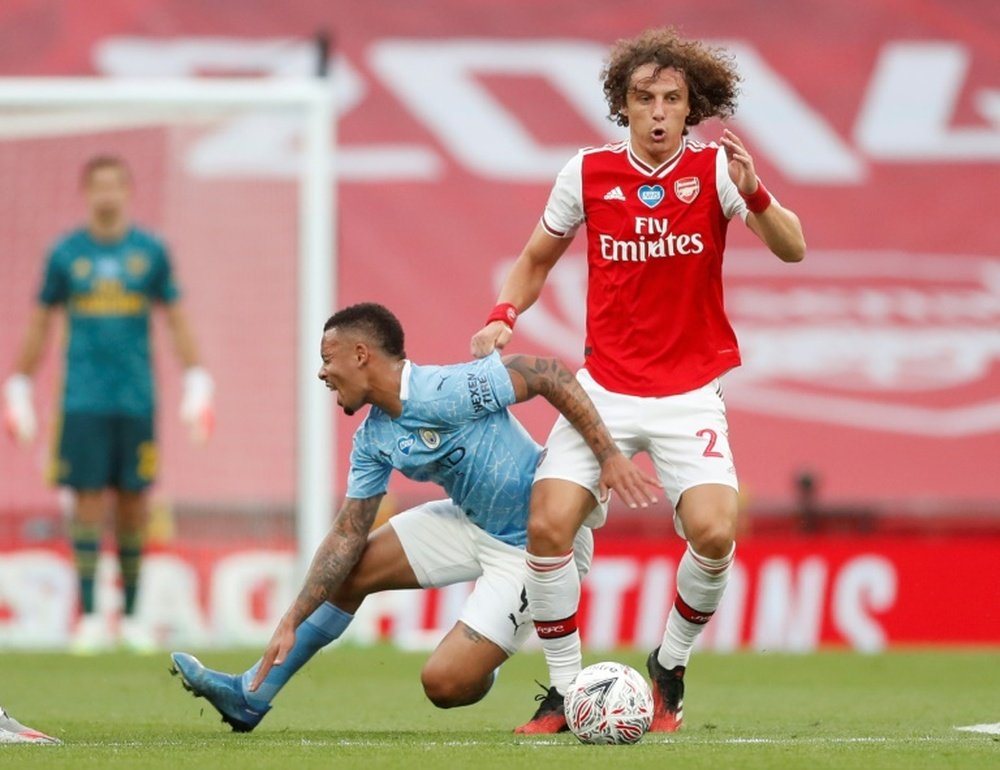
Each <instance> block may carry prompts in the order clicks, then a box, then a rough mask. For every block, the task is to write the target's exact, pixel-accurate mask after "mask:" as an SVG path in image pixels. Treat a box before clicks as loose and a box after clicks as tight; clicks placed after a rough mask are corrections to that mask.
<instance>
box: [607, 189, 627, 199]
mask: <svg viewBox="0 0 1000 770" xmlns="http://www.w3.org/2000/svg"><path fill="white" fill-rule="evenodd" d="M604 200H606V201H623V200H625V193H623V192H622V188H621V187H615V188H614V189H612V190H608V191H607V192H606V193H604Z"/></svg>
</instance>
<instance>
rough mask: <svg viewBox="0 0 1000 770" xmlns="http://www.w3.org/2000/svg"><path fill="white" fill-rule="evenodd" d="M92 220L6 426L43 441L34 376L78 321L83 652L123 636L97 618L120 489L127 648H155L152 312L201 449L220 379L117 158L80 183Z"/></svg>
mask: <svg viewBox="0 0 1000 770" xmlns="http://www.w3.org/2000/svg"><path fill="white" fill-rule="evenodd" d="M80 183H81V189H82V194H83V197H84V200H85V202H86V206H87V214H88V216H87V221H86V222H85V224H84V225H83V226H81V227H80V228H78V229H76V230H74V231H72V232H70V233H69V234H68V235H66V236H65V237H63V238H62V239H61V240H60V241H59V242H58V243H56V245H55V246H54V247H53V249H52V251H51V253H50V254H49V257H48V262H47V265H46V268H45V274H44V279H43V281H42V286H41V289H40V291H39V293H38V305H37V307H36V308H35V309H34V311H33V313H32V315H31V318H30V321H29V323H28V330H27V334H26V335H25V339H24V344H23V346H22V348H21V351H20V355H19V356H18V358H17V360H16V362H15V365H14V372H13V374H11V375H10V377H9V378H8V379H7V381H6V382H5V383H4V386H3V395H4V422H5V424H6V427H7V429H8V431H9V432H10V433H11V434H12V436H13V437H14V438H15V440H17V441H18V442H20V443H22V444H27V443H30V442H31V441H32V440H33V439H34V436H35V432H36V419H35V412H34V407H33V403H32V375H33V374H34V372H35V370H36V369H37V368H38V364H39V361H40V359H41V357H42V354H43V352H44V349H45V344H46V340H47V338H48V336H49V330H50V328H51V326H52V321H53V318H54V316H55V315H56V312H57V310H58V309H62V310H63V312H64V313H65V318H66V345H65V350H66V368H65V372H64V376H63V382H64V385H63V391H62V408H61V414H59V415H58V417H57V420H56V425H57V427H58V438H57V440H56V442H55V443H54V445H53V454H54V457H53V462H52V467H51V470H50V477H51V480H52V481H53V482H54V483H57V484H59V485H63V486H66V487H69V488H70V489H71V490H72V492H73V503H74V504H73V520H72V525H71V538H72V545H73V555H74V558H75V562H76V569H77V574H78V578H79V592H80V593H79V595H80V604H81V609H82V616H81V617H80V619H79V622H78V623H77V625H76V628H75V630H74V634H73V640H72V647H73V649H74V650H75V651H77V652H95V651H99V650H101V649H104V648H107V647H109V646H110V645H111V644H112V641H113V640H112V638H111V635H110V633H109V631H108V629H107V628H105V625H104V623H103V621H102V618H101V617H100V616H99V615H97V613H96V612H95V605H94V576H95V571H96V567H97V558H98V554H99V552H100V546H101V538H102V534H103V529H104V521H105V518H106V492H107V490H109V489H111V490H113V491H114V493H115V494H114V520H115V534H116V539H117V546H118V561H119V565H120V567H121V577H122V586H123V589H124V602H123V605H124V616H123V619H122V623H121V624H120V626H119V628H120V634H121V641H122V642H123V643H124V644H125V646H127V647H130V648H132V649H134V650H136V651H142V650H143V649H145V648H151V647H152V646H153V645H152V639H151V636H150V634H149V632H148V629H147V628H145V627H144V626H143V624H142V623H141V622H139V620H138V619H137V617H136V613H135V609H136V596H137V593H138V586H139V568H140V563H141V560H142V546H143V530H144V526H145V516H146V490H147V488H148V487H149V485H150V484H151V483H152V482H153V479H154V477H155V475H156V469H157V452H156V444H155V438H154V414H153V412H154V403H155V401H154V387H153V378H152V372H151V367H150V311H151V308H152V306H153V305H154V304H160V305H163V306H164V308H165V312H166V319H167V325H168V326H169V329H170V332H171V335H172V337H173V342H174V347H175V348H176V351H177V355H178V357H179V358H180V361H181V363H182V365H183V366H184V368H185V370H186V372H185V377H184V397H183V403H182V406H181V411H182V417H183V419H184V420H185V421H186V422H187V423H188V424H189V427H190V429H191V430H192V432H193V436H194V438H195V439H196V440H202V439H204V438H206V437H207V435H208V432H209V431H210V429H211V423H212V411H211V410H212V389H213V386H212V379H211V377H210V376H209V375H208V373H207V372H206V371H205V370H204V369H203V368H201V366H200V365H199V359H198V352H197V349H196V346H195V343H194V339H193V337H192V334H191V330H190V328H189V326H188V322H187V319H186V316H185V314H184V312H183V310H182V308H181V304H180V302H179V301H178V290H177V286H176V284H175V283H174V278H173V274H172V271H171V266H170V258H169V255H168V253H167V249H166V247H165V246H164V245H163V243H162V242H161V241H160V240H158V239H157V238H156V237H155V236H154V235H152V234H151V233H149V232H147V231H145V230H142V229H140V228H138V227H135V226H134V225H132V223H131V222H130V219H129V214H128V204H129V198H130V194H131V187H132V185H131V175H130V172H129V168H128V166H127V165H126V163H125V162H124V161H123V160H122V159H121V158H119V157H117V156H111V155H100V156H96V157H94V158H92V159H90V160H89V161H88V162H87V163H86V164H85V165H84V167H83V170H82V173H81V177H80Z"/></svg>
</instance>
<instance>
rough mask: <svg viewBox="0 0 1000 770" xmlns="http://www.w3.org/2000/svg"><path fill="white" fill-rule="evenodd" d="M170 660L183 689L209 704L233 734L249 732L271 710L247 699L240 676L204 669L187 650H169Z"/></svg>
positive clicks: (172, 671)
mask: <svg viewBox="0 0 1000 770" xmlns="http://www.w3.org/2000/svg"><path fill="white" fill-rule="evenodd" d="M170 660H171V661H173V666H171V668H170V673H172V674H174V675H175V676H177V675H179V676H180V678H181V683H182V684H183V685H184V689H185V690H187V691H189V692H191V693H193V694H194V696H195V697H196V698H204V699H205V700H207V701H208V702H209V703H211V704H212V706H213V707H214V708H215V710H216V711H218V712H219V714H221V715H222V721H223V722H225V723H226V724H227V725H229V726H230V727H232V728H233V732H235V733H248V732H250V731H251V730H253V729H254V728H255V727H256V726H257V725H258V724H260V720H262V719H263V718H264V715H265V714H266V713H267V712H268V711H270V710H271V707H270V705H267V704H262V703H253V704H251V703H249V702H248V701H247V698H246V696H245V695H244V694H243V684H242V681H241V678H240V677H239V676H234V675H233V674H225V673H223V672H221V671H213V670H212V669H210V668H205V666H204V665H203V664H202V662H201V661H200V660H198V659H197V658H196V657H195V656H194V655H188V654H187V653H186V652H172V653H170Z"/></svg>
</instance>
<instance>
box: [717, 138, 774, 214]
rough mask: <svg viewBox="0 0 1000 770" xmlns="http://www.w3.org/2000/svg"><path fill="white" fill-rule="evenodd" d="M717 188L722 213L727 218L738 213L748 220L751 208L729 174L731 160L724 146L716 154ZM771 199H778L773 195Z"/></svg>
mask: <svg viewBox="0 0 1000 770" xmlns="http://www.w3.org/2000/svg"><path fill="white" fill-rule="evenodd" d="M715 189H716V190H718V191H719V203H720V204H721V205H722V213H723V214H725V215H726V218H727V219H732V218H733V217H734V216H736V215H737V214H739V215H740V218H741V219H742V220H743V221H744V222H746V221H747V215H748V214H749V213H750V210H749V209H747V203H746V201H745V200H743V196H742V195H740V191H739V190H738V189H737V188H736V185H735V183H734V182H733V180H732V179H731V178H730V176H729V161H728V160H727V158H726V150H725V148H723V147H720V148H719V149H718V152H717V153H716V156H715ZM771 199H772V200H774V201H777V200H778V199H777V198H775V197H774V196H773V195H772V196H771Z"/></svg>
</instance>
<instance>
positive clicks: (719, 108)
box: [602, 27, 740, 134]
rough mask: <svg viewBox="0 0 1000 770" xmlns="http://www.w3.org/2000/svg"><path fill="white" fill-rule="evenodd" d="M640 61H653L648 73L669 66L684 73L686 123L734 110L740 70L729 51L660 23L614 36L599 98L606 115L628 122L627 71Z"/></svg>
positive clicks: (728, 114) (623, 123)
mask: <svg viewBox="0 0 1000 770" xmlns="http://www.w3.org/2000/svg"><path fill="white" fill-rule="evenodd" d="M644 64H652V65H654V67H655V69H654V71H653V77H658V76H659V74H660V71H661V70H664V69H667V68H668V67H673V68H674V69H676V70H678V71H679V72H680V73H681V74H682V75H683V76H684V80H685V81H686V83H687V87H688V100H689V103H690V106H691V114H690V115H688V117H687V121H686V124H687V126H696V125H698V124H699V123H701V121H703V120H705V119H706V118H711V117H718V118H722V119H726V118H729V117H732V115H733V113H734V112H736V101H737V98H738V97H739V93H740V89H739V84H740V74H739V72H738V71H737V69H736V62H735V59H734V57H733V55H732V54H730V53H728V52H727V51H725V50H724V49H722V48H713V47H711V46H708V45H706V44H705V43H702V42H701V41H698V40H685V39H684V38H682V37H681V36H680V35H679V34H678V32H677V30H675V29H674V28H673V27H660V28H659V29H648V30H646V31H645V32H643V33H642V34H640V35H638V36H636V37H634V38H627V39H623V40H619V41H618V42H617V43H615V44H614V46H612V48H611V53H610V56H609V58H608V63H607V65H606V66H605V68H604V72H603V73H602V74H603V77H604V98H605V99H606V100H607V103H608V112H609V114H608V118H609V119H610V120H612V121H614V122H615V123H617V124H618V125H620V126H627V125H628V118H626V117H625V116H624V115H623V114H622V109H624V107H625V103H626V98H627V96H628V90H629V87H630V86H631V79H632V73H633V72H635V71H636V70H637V69H639V67H641V66H643V65H644ZM684 133H685V134H686V133H687V127H685V129H684Z"/></svg>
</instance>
